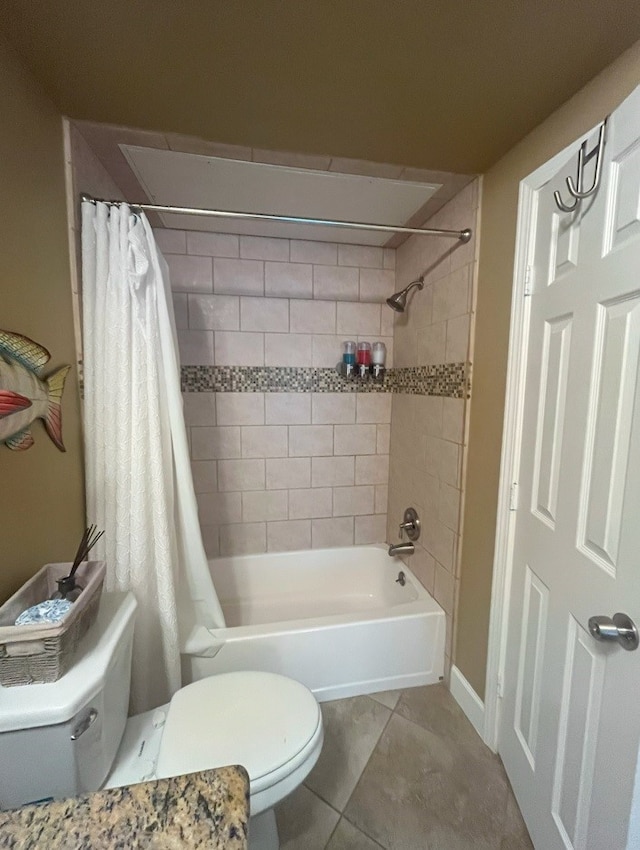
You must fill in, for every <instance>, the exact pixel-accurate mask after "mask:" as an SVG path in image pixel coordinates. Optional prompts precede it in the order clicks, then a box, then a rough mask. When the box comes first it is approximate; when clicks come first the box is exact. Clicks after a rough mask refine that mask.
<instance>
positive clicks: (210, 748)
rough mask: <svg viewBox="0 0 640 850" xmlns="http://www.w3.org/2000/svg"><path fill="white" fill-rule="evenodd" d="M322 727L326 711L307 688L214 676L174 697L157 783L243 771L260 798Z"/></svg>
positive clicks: (260, 677)
mask: <svg viewBox="0 0 640 850" xmlns="http://www.w3.org/2000/svg"><path fill="white" fill-rule="evenodd" d="M321 725H322V720H321V714H320V707H319V705H318V703H317V702H316V699H315V697H314V696H313V694H312V693H311V691H309V690H308V689H307V688H306V687H305V686H304V685H301V684H300V682H296V681H294V680H293V679H289V678H287V677H286V676H279V675H277V674H275V673H259V672H245V671H243V672H238V673H222V674H220V675H217V676H209V677H208V678H206V679H200V680H199V681H198V682H193V683H192V684H191V685H187V686H186V687H184V688H182V689H181V690H179V691H178V692H177V693H175V694H174V696H173V699H172V700H171V703H170V705H169V711H168V714H167V720H166V723H165V728H164V732H163V734H162V742H161V744H160V753H159V756H158V764H157V769H156V775H157V776H158V778H161V777H167V776H177V775H179V774H182V773H192V772H194V771H198V770H208V769H209V768H212V767H222V766H223V765H228V764H241V765H243V766H244V767H245V768H246V770H247V773H248V774H249V779H250V782H251V792H252V793H254V792H256V791H259V790H262V788H264V787H267V786H268V785H269V784H270V781H271V780H272V781H273V782H276V781H279V779H280V778H281V776H282V773H283V771H282V768H283V767H284V766H286V765H287V763H289V762H292V764H291V769H292V770H293V769H294V768H295V767H297V764H298V762H300V761H301V760H303V757H304V753H303V751H304V750H305V749H306V748H307V746H308V745H309V744H310V743H311V742H312V741H313V740H315V738H316V736H317V733H318V729H319V728H321ZM285 773H286V771H285Z"/></svg>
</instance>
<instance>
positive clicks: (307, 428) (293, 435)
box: [289, 425, 333, 457]
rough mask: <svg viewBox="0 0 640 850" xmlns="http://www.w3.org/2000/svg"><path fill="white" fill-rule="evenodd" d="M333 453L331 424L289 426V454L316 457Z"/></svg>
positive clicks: (291, 455)
mask: <svg viewBox="0 0 640 850" xmlns="http://www.w3.org/2000/svg"><path fill="white" fill-rule="evenodd" d="M332 454H333V427H332V426H331V425H291V426H289V456H290V457H318V456H320V455H323V456H327V455H332Z"/></svg>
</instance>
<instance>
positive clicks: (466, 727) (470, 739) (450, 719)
mask: <svg viewBox="0 0 640 850" xmlns="http://www.w3.org/2000/svg"><path fill="white" fill-rule="evenodd" d="M396 713H397V714H401V715H402V717H405V718H406V719H407V720H412V721H413V722H414V723H417V724H418V725H419V726H422V727H424V728H425V729H428V730H429V731H430V732H433V733H434V734H435V735H438V736H440V737H442V738H443V739H445V740H448V741H452V742H454V743H455V744H456V745H458V746H460V747H466V748H468V749H469V750H470V751H471V752H472V753H474V754H475V755H478V756H482V755H484V756H488V757H493V754H492V753H491V750H489V748H488V747H486V746H485V745H484V743H483V742H482V740H481V739H480V736H479V735H478V734H477V732H476V731H475V729H474V728H473V726H472V725H471V723H469V721H468V720H467V718H466V716H465V714H464V712H463V711H462V709H461V708H460V706H459V705H458V703H457V702H456V701H455V700H454V698H453V697H452V696H451V694H450V692H449V691H448V690H447V688H446V687H445V686H444V685H443V684H437V685H426V686H424V687H419V688H407V689H406V690H404V691H403V692H402V696H401V698H400V700H399V702H398V705H397V706H396Z"/></svg>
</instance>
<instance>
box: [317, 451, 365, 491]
mask: <svg viewBox="0 0 640 850" xmlns="http://www.w3.org/2000/svg"><path fill="white" fill-rule="evenodd" d="M354 480H355V478H354V458H353V457H313V458H312V459H311V486H312V487H341V486H349V485H351V484H353V483H354Z"/></svg>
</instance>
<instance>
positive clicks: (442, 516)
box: [438, 482, 461, 532]
mask: <svg viewBox="0 0 640 850" xmlns="http://www.w3.org/2000/svg"><path fill="white" fill-rule="evenodd" d="M460 497H461V496H460V490H458V489H457V488H456V487H451V486H450V485H449V484H444V483H443V482H440V498H439V502H438V519H439V520H440V522H442V523H443V524H444V525H446V526H447V527H448V528H450V529H452V531H454V532H457V531H458V526H459V523H460Z"/></svg>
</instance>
